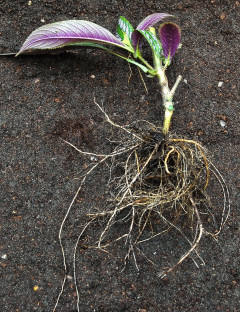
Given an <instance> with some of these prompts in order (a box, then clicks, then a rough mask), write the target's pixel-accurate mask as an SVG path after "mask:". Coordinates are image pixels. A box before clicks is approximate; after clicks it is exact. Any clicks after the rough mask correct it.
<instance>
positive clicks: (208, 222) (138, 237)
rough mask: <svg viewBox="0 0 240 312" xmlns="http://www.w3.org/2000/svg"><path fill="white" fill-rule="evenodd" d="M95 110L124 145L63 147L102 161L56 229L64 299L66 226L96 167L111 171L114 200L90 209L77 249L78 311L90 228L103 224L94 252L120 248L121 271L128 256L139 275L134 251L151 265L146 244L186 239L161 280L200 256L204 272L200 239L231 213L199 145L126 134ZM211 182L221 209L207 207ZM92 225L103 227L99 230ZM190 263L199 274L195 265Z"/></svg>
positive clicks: (148, 130)
mask: <svg viewBox="0 0 240 312" xmlns="http://www.w3.org/2000/svg"><path fill="white" fill-rule="evenodd" d="M95 104H96V105H97V106H98V108H99V109H100V110H101V111H102V113H103V114H104V115H105V117H106V120H107V122H108V123H110V124H111V126H112V127H113V128H115V130H120V132H121V133H124V134H125V137H124V139H123V140H122V141H121V142H118V145H117V147H116V148H115V149H114V151H113V152H112V153H110V154H96V153H92V152H86V151H82V150H79V149H78V148H77V147H75V146H74V145H72V144H71V143H69V142H66V141H65V142H66V143H67V144H69V145H71V146H72V147H73V148H74V149H76V150H77V151H78V152H80V153H81V154H82V155H85V156H91V157H92V156H94V157H95V158H98V159H99V160H98V161H97V162H96V163H94V164H93V165H92V167H91V168H90V169H89V170H88V171H87V173H86V174H85V175H84V176H83V178H82V180H81V183H80V186H79V188H78V191H77V192H76V194H75V196H74V198H73V200H72V202H71V204H70V206H69V207H68V210H67V213H66V215H65V217H64V220H63V222H62V224H61V228H60V232H59V240H60V245H61V249H62V254H63V262H64V270H65V279H64V281H63V284H62V291H63V288H64V284H65V281H66V275H67V268H66V257H65V250H64V247H63V243H62V232H63V227H64V224H65V221H66V219H67V217H68V215H69V213H70V210H71V208H72V206H73V204H74V202H75V200H76V198H77V196H78V194H79V193H80V191H81V188H82V186H83V184H84V183H85V181H86V179H87V178H89V177H90V176H91V177H92V173H93V172H94V170H95V169H96V168H97V167H99V166H100V165H103V164H108V167H109V168H110V170H109V172H110V178H109V183H108V187H109V186H111V187H110V189H111V192H109V193H110V194H111V196H110V198H107V199H106V200H108V203H109V204H108V205H107V208H106V209H104V210H101V211H99V210H96V209H95V207H93V209H92V211H90V212H89V213H88V215H87V217H88V218H89V219H88V222H87V223H86V224H85V226H83V229H82V232H81V233H80V235H79V236H78V239H77V241H76V244H75V247H74V252H73V269H74V280H75V286H76V293H77V298H78V303H77V306H78V304H79V295H78V288H77V277H76V270H75V269H76V253H77V246H78V244H79V241H80V240H81V238H82V236H83V234H84V233H85V231H86V229H87V228H88V227H89V226H90V225H95V226H97V225H99V224H101V231H100V235H99V236H98V237H97V238H96V237H95V238H94V239H95V243H94V244H92V245H91V246H93V247H95V248H99V249H101V250H108V248H110V245H112V244H114V243H117V244H120V242H124V246H126V253H125V259H124V263H125V264H126V261H127V259H128V258H129V256H130V255H131V254H132V255H133V259H134V261H135V265H136V268H137V269H139V268H138V263H137V257H136V255H135V252H136V251H140V252H141V254H143V255H144V256H145V257H146V259H147V260H149V261H150V262H151V263H152V264H153V265H156V263H154V262H153V261H152V260H151V259H150V258H149V257H148V256H147V255H146V254H145V251H144V248H141V246H145V247H146V244H149V243H150V241H151V240H153V239H157V240H160V239H161V236H162V235H164V234H166V233H169V235H170V233H175V234H177V236H176V237H177V239H178V240H180V239H182V238H183V239H184V241H185V242H186V243H187V245H188V248H187V249H186V250H185V252H183V254H182V255H181V256H179V255H178V256H177V260H176V259H175V261H174V260H173V259H172V256H171V262H173V263H171V264H169V266H166V267H164V268H161V269H160V270H159V267H158V270H159V273H158V276H159V277H164V276H165V275H166V274H168V273H169V272H171V271H172V270H174V269H175V268H176V267H177V266H178V265H179V264H180V263H182V262H183V261H184V260H185V259H186V258H187V257H189V256H193V254H195V256H197V258H198V259H199V260H200V261H201V264H204V261H203V259H202V258H201V257H200V255H199V254H198V251H197V247H198V244H199V242H200V240H201V238H202V236H203V234H206V235H210V236H212V237H213V238H216V237H217V235H218V234H219V233H220V231H221V230H222V227H223V225H224V224H225V222H226V220H227V218H228V215H229V211H230V200H229V192H228V188H227V186H226V183H225V181H224V179H223V177H222V175H221V174H220V172H219V171H218V170H217V168H216V167H215V166H214V164H213V163H212V162H211V160H210V158H209V157H208V155H207V152H206V150H205V149H204V148H203V147H202V145H201V144H200V143H198V142H197V141H194V140H188V139H184V138H179V137H176V136H167V137H166V136H164V135H163V134H162V132H161V130H159V129H158V128H156V127H155V126H154V125H152V124H149V123H148V122H144V125H145V129H144V130H142V131H136V130H132V129H131V130H130V127H124V126H120V125H118V124H116V123H114V122H113V121H112V120H111V119H110V118H109V116H108V115H107V114H106V113H105V112H104V110H103V109H102V108H101V107H100V106H99V105H98V104H97V103H95ZM139 133H140V134H139ZM109 160H110V164H109ZM212 181H213V182H214V183H215V185H216V182H217V184H218V186H219V187H220V188H218V190H221V191H222V199H223V200H222V201H221V200H220V201H221V203H220V202H219V201H217V202H215V203H212V198H211V196H209V194H208V189H210V191H211V188H212ZM209 185H210V186H209ZM96 221H101V222H100V223H99V222H97V224H96ZM119 224H120V225H123V224H124V226H122V227H121V231H119V232H118V230H115V231H114V228H115V226H118V225H119ZM118 228H119V227H118ZM115 229H116V228H115ZM122 229H123V230H122ZM116 233H117V234H116ZM116 235H117V236H116ZM165 241H166V238H165V240H164V242H165ZM192 260H193V261H194V263H195V264H196V265H197V266H198V264H197V261H195V258H194V257H192ZM62 291H61V292H60V294H59V297H58V300H59V298H60V296H61V294H62ZM58 300H57V303H56V306H57V304H58ZM56 306H55V307H56ZM78 309H79V306H78ZM53 311H54V310H53Z"/></svg>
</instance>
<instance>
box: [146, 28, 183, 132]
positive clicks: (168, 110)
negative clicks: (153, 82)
mask: <svg viewBox="0 0 240 312" xmlns="http://www.w3.org/2000/svg"><path fill="white" fill-rule="evenodd" d="M150 31H151V32H152V33H153V34H154V35H156V30H155V28H154V27H150ZM152 53H153V61H154V67H155V70H156V72H157V73H156V75H157V77H158V80H159V84H160V86H161V91H162V99H163V106H164V108H165V116H164V122H163V133H164V134H165V135H166V134H167V133H168V131H169V128H170V124H171V118H172V114H173V111H174V103H173V96H174V93H175V91H176V89H177V86H178V85H179V83H180V81H181V79H182V76H179V77H178V78H177V80H176V82H175V84H174V86H173V87H172V89H171V90H170V89H169V85H168V80H167V77H166V74H165V68H164V67H163V65H162V61H161V59H160V58H159V57H158V56H157V55H156V54H155V53H154V50H153V49H152Z"/></svg>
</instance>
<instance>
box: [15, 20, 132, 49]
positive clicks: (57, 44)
mask: <svg viewBox="0 0 240 312" xmlns="http://www.w3.org/2000/svg"><path fill="white" fill-rule="evenodd" d="M84 42H85V43H88V42H89V43H90V42H92V43H103V44H110V45H113V46H116V47H119V48H123V49H127V50H128V47H126V46H125V45H124V44H123V43H122V42H121V41H120V40H118V39H117V38H116V37H115V36H114V35H113V34H112V33H111V32H110V31H108V30H107V29H105V28H104V27H101V26H99V25H97V24H95V23H92V22H89V21H82V20H69V21H63V22H57V23H52V24H47V25H44V26H42V27H40V28H38V29H36V30H34V31H33V32H32V33H31V34H30V36H29V37H28V38H27V40H26V41H25V42H24V44H23V46H22V47H21V49H20V51H19V52H18V54H20V53H23V52H25V51H28V50H30V49H34V50H39V49H40V50H42V49H56V48H62V47H64V46H68V45H71V44H73V43H84ZM18 54H17V55H18Z"/></svg>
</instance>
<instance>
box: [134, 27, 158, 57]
mask: <svg viewBox="0 0 240 312" xmlns="http://www.w3.org/2000/svg"><path fill="white" fill-rule="evenodd" d="M138 31H139V33H140V34H142V35H143V36H144V38H145V39H146V40H147V41H148V43H149V45H150V47H151V48H152V49H153V50H154V53H155V54H156V55H157V56H159V57H160V56H161V51H162V47H161V43H160V42H159V40H158V38H157V37H156V36H155V35H154V34H153V33H151V32H150V31H148V30H138Z"/></svg>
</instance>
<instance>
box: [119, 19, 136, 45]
mask: <svg viewBox="0 0 240 312" xmlns="http://www.w3.org/2000/svg"><path fill="white" fill-rule="evenodd" d="M133 31H134V29H133V27H132V25H131V24H130V23H129V21H128V20H127V19H126V18H125V17H123V16H120V18H119V20H118V26H117V34H118V36H119V37H120V39H121V41H122V43H124V44H125V45H126V46H128V47H130V48H131V49H132V50H133V51H134V49H133V47H132V42H131V36H132V33H133Z"/></svg>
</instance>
